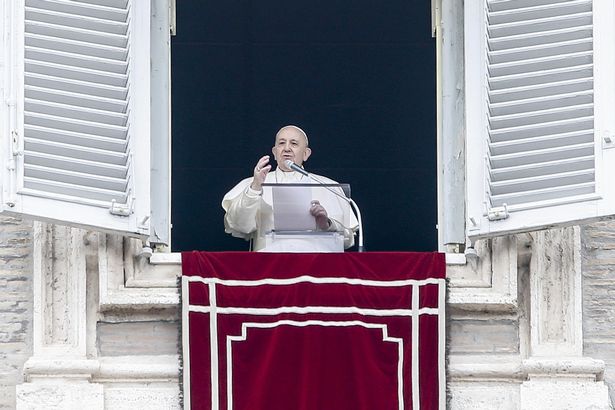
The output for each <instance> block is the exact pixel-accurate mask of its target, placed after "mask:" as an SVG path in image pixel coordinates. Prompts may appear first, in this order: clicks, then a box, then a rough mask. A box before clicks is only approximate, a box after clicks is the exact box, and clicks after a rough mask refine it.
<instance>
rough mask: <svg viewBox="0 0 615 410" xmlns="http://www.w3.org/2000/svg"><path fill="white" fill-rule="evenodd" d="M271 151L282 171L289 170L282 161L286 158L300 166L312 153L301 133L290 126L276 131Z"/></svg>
mask: <svg viewBox="0 0 615 410" xmlns="http://www.w3.org/2000/svg"><path fill="white" fill-rule="evenodd" d="M271 151H272V152H273V157H274V158H275V160H276V161H277V163H278V167H279V168H280V169H282V170H283V171H290V169H289V168H288V167H287V166H286V164H285V163H284V162H285V161H286V160H287V159H289V160H291V161H292V162H294V163H295V164H297V165H299V166H301V164H303V162H304V161H306V160H307V159H308V158H309V156H310V154H311V153H312V150H311V149H310V148H308V146H307V141H306V140H305V137H304V136H303V134H301V133H300V132H299V131H297V130H295V129H292V128H287V129H283V130H282V131H280V132H278V135H276V137H275V145H274V146H273V149H272V150H271Z"/></svg>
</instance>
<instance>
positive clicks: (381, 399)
mask: <svg viewBox="0 0 615 410" xmlns="http://www.w3.org/2000/svg"><path fill="white" fill-rule="evenodd" d="M182 270H183V275H184V277H183V279H182V283H183V286H182V297H183V313H182V314H183V320H184V324H183V330H184V335H183V339H184V341H183V346H184V349H183V356H184V396H185V400H188V401H189V402H190V404H191V406H192V408H193V409H228V408H232V409H237V410H247V409H250V410H277V409H280V410H282V409H284V410H288V409H300V410H328V409H331V410H333V409H335V410H357V409H365V410H374V409H378V410H380V409H397V410H399V409H412V408H417V407H418V406H419V405H420V408H421V409H437V408H444V402H445V397H443V396H444V383H445V380H444V289H445V284H444V276H445V262H444V255H443V254H439V253H400V252H369V253H339V254H332V253H331V254H268V253H248V252H219V253H212V252H185V253H183V254H182Z"/></svg>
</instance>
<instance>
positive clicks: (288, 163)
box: [285, 159, 365, 252]
mask: <svg viewBox="0 0 615 410" xmlns="http://www.w3.org/2000/svg"><path fill="white" fill-rule="evenodd" d="M285 163H286V166H287V167H289V168H290V169H292V170H293V171H297V172H298V173H300V174H301V175H305V176H306V177H308V178H310V179H312V180H313V181H316V182H318V183H319V184H320V185H321V186H322V187H323V188H326V189H327V190H328V191H329V192H331V193H333V194H334V195H337V196H338V197H340V198H342V199H343V200H344V201H346V202H348V204H349V205H350V206H351V207H352V209H353V210H354V211H355V213H356V214H357V220H358V222H359V245H358V246H357V252H365V247H364V246H363V219H362V218H361V211H360V210H359V206H358V205H357V203H356V202H355V201H353V200H352V199H351V198H348V197H347V196H345V195H340V193H339V192H335V191H334V190H333V189H331V187H328V186H327V183H326V182H324V181H321V180H320V179H318V178H316V177H315V176H313V175H312V174H310V173H309V172H307V171H306V170H305V169H303V168H301V167H300V166H299V165H297V164H295V163H294V162H292V161H291V160H289V159H287V160H286V162H285Z"/></svg>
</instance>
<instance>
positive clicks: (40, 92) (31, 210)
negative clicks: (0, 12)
mask: <svg viewBox="0 0 615 410" xmlns="http://www.w3.org/2000/svg"><path fill="white" fill-rule="evenodd" d="M149 3H150V2H149V1H141V0H25V1H23V0H22V1H16V2H15V3H13V4H12V5H7V6H6V7H8V9H7V10H6V11H5V12H7V13H9V14H11V16H10V17H11V19H12V21H13V23H14V26H13V27H12V33H13V35H12V37H11V47H12V52H11V54H10V58H11V59H12V69H11V70H12V71H11V72H10V73H9V75H8V76H9V77H10V78H11V79H12V81H11V84H12V89H11V90H10V92H8V94H12V97H13V99H12V101H14V102H15V105H14V109H13V110H9V111H10V113H9V114H8V116H9V117H10V118H11V124H10V125H9V127H8V129H6V131H7V135H8V134H9V133H12V135H13V136H15V138H14V141H11V140H10V139H9V141H8V142H6V143H5V145H4V148H5V150H4V153H3V157H4V158H3V160H4V163H5V165H7V166H8V167H9V168H11V166H12V165H14V171H11V172H8V173H7V176H6V178H4V180H3V181H4V186H3V201H2V205H3V209H4V210H5V211H9V212H15V213H19V214H25V215H30V216H34V217H37V218H43V219H49V220H54V221H59V222H64V223H68V224H76V225H83V226H89V227H96V228H100V229H105V230H111V231H114V232H122V233H128V234H140V235H147V234H148V233H149V215H150V210H149V208H150V136H149V132H150V114H149V113H150V109H149V108H150V83H149V81H150V72H149V66H150V55H149V50H150V47H149V41H150V40H149V39H150V26H149V24H150V5H149ZM5 78H6V77H5ZM5 93H6V91H5ZM13 117H14V118H13Z"/></svg>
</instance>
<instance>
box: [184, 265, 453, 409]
mask: <svg viewBox="0 0 615 410" xmlns="http://www.w3.org/2000/svg"><path fill="white" fill-rule="evenodd" d="M190 282H201V283H203V284H206V285H208V288H209V289H208V290H209V306H197V305H190V304H189V283H190ZM298 283H316V284H349V285H361V286H373V287H400V286H411V287H412V308H411V309H362V308H357V307H354V306H348V307H325V306H306V307H296V306H293V307H290V306H287V307H278V308H238V307H219V306H217V301H216V285H223V286H262V285H289V284H298ZM428 284H436V285H438V307H437V308H422V309H419V287H420V286H422V285H428ZM445 286H446V285H445V281H444V279H431V278H430V279H425V280H414V279H406V280H391V281H377V280H365V279H351V278H342V277H324V278H318V277H313V276H308V275H306V276H298V277H294V278H289V279H273V278H266V279H259V280H222V279H218V278H202V277H198V276H183V277H182V347H183V357H184V408H185V409H189V408H190V349H189V347H190V346H189V331H190V324H189V316H188V315H189V312H195V313H209V314H210V316H209V320H210V326H209V328H210V360H211V394H212V397H211V404H212V405H211V409H212V410H219V401H218V394H219V383H218V377H217V375H218V374H219V369H218V341H217V339H218V338H217V333H218V332H217V315H218V314H248V315H250V314H251V315H277V314H280V313H298V314H307V313H324V314H327V313H338V314H339V313H355V314H360V315H365V316H409V317H412V318H413V320H412V329H411V338H412V344H411V349H412V351H411V353H412V392H413V395H412V396H413V397H412V403H413V404H412V407H413V409H420V400H419V397H420V395H419V377H418V374H419V363H418V357H419V350H418V344H419V334H418V331H419V323H418V322H419V321H418V318H419V316H420V315H421V314H427V315H437V316H438V384H439V386H438V390H439V392H438V400H439V406H438V407H439V408H440V409H444V408H445V402H446V374H445V363H444V362H445V340H446V338H445V291H446V288H445ZM281 322H284V321H280V322H273V323H281ZM291 322H295V323H309V322H310V321H304V322H299V321H291ZM351 322H353V321H351ZM322 323H334V322H333V321H331V322H329V321H322ZM338 323H344V322H338ZM356 323H357V324H355V325H359V323H364V324H365V325H368V324H367V323H365V322H360V321H357V322H356ZM246 325H248V323H244V324H242V329H243V327H244V326H246ZM252 325H254V327H258V326H263V324H258V323H253V324H252ZM267 325H271V323H269V324H267ZM369 325H370V326H384V325H382V324H369ZM246 330H247V328H246ZM385 330H386V329H384V328H383V337H388V336H386V335H385V334H384V332H385ZM242 335H244V331H242ZM230 337H237V338H241V337H242V336H230ZM243 337H244V339H243V340H245V337H247V335H246V336H243ZM238 340H242V339H238ZM228 343H230V341H229V340H227V349H229V346H228ZM227 357H230V356H227ZM227 379H228V374H227ZM399 380H400V381H401V380H402V379H401V378H400V379H399ZM229 386H231V389H232V385H229ZM398 386H400V387H399V388H400V389H401V391H402V395H401V396H400V397H401V400H400V401H399V403H400V408H402V409H403V383H400V384H399V385H398ZM228 403H230V404H232V401H231V400H230V399H229V401H228ZM229 409H231V407H229Z"/></svg>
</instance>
